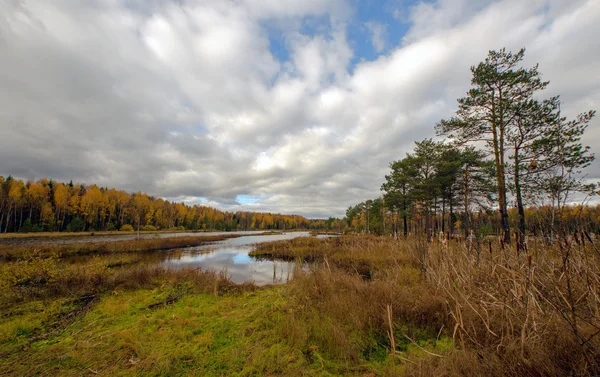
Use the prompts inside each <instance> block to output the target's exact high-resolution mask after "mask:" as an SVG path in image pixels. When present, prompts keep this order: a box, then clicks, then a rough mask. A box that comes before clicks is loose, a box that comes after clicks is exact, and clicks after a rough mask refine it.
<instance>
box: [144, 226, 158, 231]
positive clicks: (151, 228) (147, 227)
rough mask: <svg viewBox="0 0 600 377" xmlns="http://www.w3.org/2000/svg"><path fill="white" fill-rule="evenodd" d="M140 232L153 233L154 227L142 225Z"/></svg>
mask: <svg viewBox="0 0 600 377" xmlns="http://www.w3.org/2000/svg"><path fill="white" fill-rule="evenodd" d="M142 230H144V231H150V232H154V231H156V227H155V226H154V225H144V226H143V227H142Z"/></svg>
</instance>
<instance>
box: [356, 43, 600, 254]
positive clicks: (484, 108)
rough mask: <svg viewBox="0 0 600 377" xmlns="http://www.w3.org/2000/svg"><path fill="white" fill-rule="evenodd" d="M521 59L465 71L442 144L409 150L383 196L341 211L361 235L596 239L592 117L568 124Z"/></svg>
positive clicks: (503, 55) (443, 125) (599, 212)
mask: <svg viewBox="0 0 600 377" xmlns="http://www.w3.org/2000/svg"><path fill="white" fill-rule="evenodd" d="M524 54H525V50H524V49H522V50H520V51H519V52H517V53H516V54H513V53H511V52H507V51H506V50H505V49H502V50H500V51H490V53H489V55H488V57H487V58H486V59H485V61H484V62H481V63H480V64H479V65H477V66H474V67H472V68H471V72H472V80H471V86H472V87H471V89H470V90H469V91H468V93H467V95H466V96H465V97H463V98H460V99H458V110H457V111H456V114H455V115H454V116H453V117H451V118H449V119H443V120H441V121H440V122H439V123H438V124H437V125H436V126H435V130H436V133H437V135H438V136H439V137H441V138H444V139H443V141H434V140H433V139H425V140H422V141H419V142H415V146H414V149H413V151H411V152H410V153H407V154H406V156H405V157H404V158H401V159H399V160H397V161H393V162H392V163H390V171H389V174H388V175H386V176H385V182H384V183H383V184H382V186H381V190H382V193H383V194H382V196H381V197H380V198H376V199H373V200H367V201H364V202H362V203H359V204H357V205H355V206H351V207H350V208H348V210H347V211H346V220H347V224H348V226H349V227H350V228H351V229H353V230H355V231H361V232H367V233H369V232H372V233H376V234H382V233H395V234H398V233H401V234H403V235H404V236H406V235H407V234H409V233H412V234H420V233H422V234H425V235H426V236H427V238H428V239H429V240H431V239H432V237H433V235H434V233H435V234H437V233H438V232H440V231H441V232H444V233H446V234H447V236H450V237H453V236H455V235H464V236H465V237H469V236H473V237H477V238H484V237H485V236H487V235H491V234H495V235H499V236H501V238H502V239H503V242H506V243H508V242H510V240H511V237H513V236H514V240H515V242H516V244H517V247H518V248H519V249H520V250H521V249H524V248H525V247H526V241H525V237H526V235H527V234H531V235H533V236H543V237H545V238H546V239H547V240H552V239H553V238H555V237H556V236H557V234H561V233H568V232H573V231H575V230H579V231H585V232H588V233H589V232H594V233H596V232H598V231H599V224H600V206H598V205H595V206H594V205H588V203H589V202H590V201H591V199H593V196H594V195H596V193H595V191H596V190H597V185H596V184H595V183H592V182H589V181H588V180H587V179H586V176H585V175H583V174H582V171H583V169H584V168H586V167H587V166H588V165H589V164H590V163H591V162H592V161H593V160H594V155H593V153H592V152H591V150H590V147H589V146H584V145H582V144H581V137H582V136H583V134H584V132H585V130H586V128H587V126H588V124H589V122H590V121H591V119H592V118H593V117H594V115H595V111H587V112H584V113H581V114H579V115H577V116H576V117H575V119H572V120H568V119H567V118H566V117H565V116H563V114H562V113H561V100H560V98H559V97H558V96H555V97H551V98H542V96H541V94H540V92H541V91H542V90H543V89H545V88H546V86H547V85H548V84H549V82H548V81H543V80H542V77H541V76H542V75H541V73H540V72H539V71H538V66H537V65H536V66H534V67H531V68H523V67H520V63H521V62H522V60H523V58H524Z"/></svg>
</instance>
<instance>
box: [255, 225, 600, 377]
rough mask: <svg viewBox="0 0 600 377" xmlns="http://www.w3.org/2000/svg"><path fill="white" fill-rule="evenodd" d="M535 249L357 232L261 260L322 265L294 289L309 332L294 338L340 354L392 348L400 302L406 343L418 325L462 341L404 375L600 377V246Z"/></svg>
mask: <svg viewBox="0 0 600 377" xmlns="http://www.w3.org/2000/svg"><path fill="white" fill-rule="evenodd" d="M584 241H588V242H584ZM529 246H530V247H529V252H528V253H527V254H524V253H522V254H521V255H517V252H516V250H515V249H514V248H513V247H509V246H506V247H504V248H502V247H501V244H500V243H499V242H496V241H495V240H493V239H489V240H486V243H485V244H482V245H479V247H477V245H476V244H474V245H469V244H465V243H464V242H459V241H456V240H451V241H446V240H444V239H441V240H436V241H435V242H433V243H427V242H425V241H424V240H419V239H415V238H412V239H409V240H403V239H402V240H397V241H396V240H393V239H391V238H388V237H380V238H375V237H364V236H352V237H343V238H336V239H330V240H314V239H296V240H290V241H283V242H275V243H269V244H264V245H260V246H258V248H257V249H256V251H255V252H254V253H255V254H257V255H272V256H274V257H287V258H298V259H301V260H306V261H313V262H318V263H317V264H316V265H315V266H316V267H313V270H314V271H313V272H312V273H309V274H302V273H300V274H297V275H296V278H295V280H294V281H293V282H292V283H291V284H290V289H291V290H292V292H294V297H295V298H294V299H295V300H296V305H297V308H300V309H299V314H298V319H297V321H298V322H299V323H305V324H306V326H307V329H306V328H305V332H301V331H297V332H298V334H294V333H293V332H291V334H289V335H288V336H290V337H291V338H292V339H293V338H294V337H296V338H299V339H302V338H303V337H304V338H309V339H311V341H312V342H314V343H316V344H318V345H319V347H321V348H322V349H324V350H327V352H328V354H329V355H330V356H331V357H346V358H350V359H352V360H357V359H359V358H360V355H361V354H362V355H364V353H365V350H368V349H373V348H372V344H369V343H368V342H369V341H367V342H366V343H365V342H361V340H365V339H370V341H371V342H372V339H376V340H377V341H378V342H379V343H380V345H384V346H386V347H390V345H391V343H392V341H391V339H388V338H389V325H390V324H389V321H388V322H386V307H387V305H390V307H391V308H392V311H393V318H392V322H393V328H394V330H395V340H396V343H397V344H398V338H400V339H403V340H405V341H407V340H408V339H409V338H410V339H412V340H414V339H415V338H418V337H419V334H417V333H411V330H410V329H413V331H418V332H420V334H421V337H422V338H424V339H426V338H427V337H429V338H431V337H432V334H433V338H434V339H435V338H437V337H439V336H442V335H445V336H447V337H450V338H451V339H452V340H453V343H454V350H453V351H452V352H449V353H445V354H443V355H440V356H442V357H437V356H432V355H429V354H427V356H432V357H422V358H416V359H415V358H413V359H410V361H409V360H406V359H407V358H406V357H404V358H403V359H402V360H403V365H404V367H403V368H404V369H402V373H406V374H408V375H447V376H462V375H473V376H478V375H489V376H507V375H508V376H564V375H581V376H586V375H590V376H591V375H597V374H598V373H599V372H600V369H599V365H600V335H599V334H600V258H599V257H600V254H599V253H598V249H597V248H596V246H595V245H593V244H590V242H589V240H587V238H586V240H583V239H582V237H581V236H579V237H569V238H568V239H565V240H562V241H560V242H559V243H557V244H555V245H552V246H549V245H545V244H531V245H529ZM311 315H312V317H311ZM436 333H438V334H437V336H436V335H435V334H436ZM409 343H411V342H410V341H409ZM434 346H435V343H434ZM401 347H402V345H401V344H400V348H401ZM429 351H430V353H432V354H433V353H436V354H437V353H438V352H435V351H432V350H431V349H430V350H429ZM390 373H391V374H392V375H395V374H397V373H398V374H399V373H400V372H399V371H398V370H397V369H393V372H390Z"/></svg>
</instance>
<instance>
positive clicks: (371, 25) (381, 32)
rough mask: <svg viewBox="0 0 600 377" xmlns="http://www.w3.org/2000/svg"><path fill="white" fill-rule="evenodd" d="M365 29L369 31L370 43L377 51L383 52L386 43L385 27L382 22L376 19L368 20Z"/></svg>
mask: <svg viewBox="0 0 600 377" xmlns="http://www.w3.org/2000/svg"><path fill="white" fill-rule="evenodd" d="M365 26H366V27H367V30H369V33H371V43H372V44H373V48H374V49H375V51H376V52H377V53H381V52H383V50H384V49H385V45H386V40H385V39H386V33H387V28H386V26H385V25H384V24H382V23H379V22H377V21H369V22H366V23H365Z"/></svg>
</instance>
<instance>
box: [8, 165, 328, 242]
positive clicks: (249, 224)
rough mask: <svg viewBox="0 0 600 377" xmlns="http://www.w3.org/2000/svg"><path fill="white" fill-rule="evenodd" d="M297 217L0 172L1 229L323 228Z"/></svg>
mask: <svg viewBox="0 0 600 377" xmlns="http://www.w3.org/2000/svg"><path fill="white" fill-rule="evenodd" d="M323 224H324V222H323V221H312V222H311V221H310V220H308V219H306V218H304V217H302V216H297V215H280V214H272V213H257V212H241V211H239V212H235V213H233V212H225V211H220V210H218V209H215V208H211V207H208V206H202V205H194V206H189V205H186V204H184V203H171V202H169V201H168V200H164V199H162V198H156V197H153V196H148V195H147V194H145V193H141V192H137V193H134V194H129V193H127V192H125V191H122V190H116V189H114V188H111V189H109V188H104V187H98V186H96V185H84V184H78V185H75V184H73V182H69V183H68V184H65V183H61V182H56V181H53V180H51V179H41V180H38V181H32V180H30V181H26V182H24V181H22V180H19V179H14V178H12V177H10V176H8V177H7V178H4V177H2V176H0V233H2V232H3V233H7V232H42V231H50V232H56V231H58V232H60V231H67V232H79V231H111V230H129V231H132V230H134V229H135V230H137V229H138V226H139V228H140V230H144V231H155V230H165V229H170V230H205V229H206V230H226V231H233V230H253V229H256V230H262V229H306V228H308V227H310V226H312V227H322V226H323Z"/></svg>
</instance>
